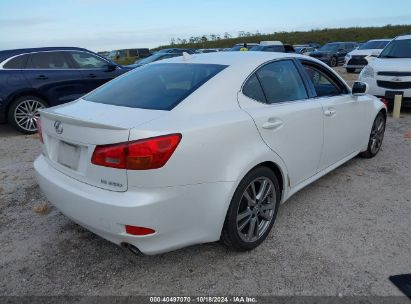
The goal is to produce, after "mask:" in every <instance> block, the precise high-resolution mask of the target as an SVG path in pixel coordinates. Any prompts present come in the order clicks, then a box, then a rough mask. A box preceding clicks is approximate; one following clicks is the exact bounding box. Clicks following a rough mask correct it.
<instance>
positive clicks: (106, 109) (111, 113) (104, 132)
mask: <svg viewBox="0 0 411 304" xmlns="http://www.w3.org/2000/svg"><path fill="white" fill-rule="evenodd" d="M163 112H164V111H154V110H145V109H139V108H126V107H120V106H113V105H107V104H100V103H94V102H89V101H85V100H78V101H75V102H72V103H69V104H65V105H61V106H58V107H53V108H49V109H44V110H41V112H40V115H41V130H42V131H41V132H42V136H43V141H44V145H43V148H42V149H43V151H42V153H43V155H44V156H45V157H46V159H47V160H48V162H49V163H50V164H51V165H52V166H53V167H54V168H55V169H56V170H58V171H60V172H62V173H64V174H66V175H68V176H70V177H72V178H75V179H77V180H79V181H81V182H84V183H87V184H90V185H93V186H96V187H100V188H103V189H108V190H112V191H126V190H127V188H128V186H127V170H125V169H116V168H109V167H103V166H96V165H93V164H92V163H91V157H92V155H93V152H94V149H95V147H96V146H97V145H108V144H114V143H120V142H127V141H128V139H129V134H130V129H131V128H133V127H135V126H137V125H140V124H143V123H145V122H148V121H150V120H152V119H155V118H157V117H159V116H160V115H161V114H162V113H163Z"/></svg>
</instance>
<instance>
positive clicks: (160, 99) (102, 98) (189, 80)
mask: <svg viewBox="0 0 411 304" xmlns="http://www.w3.org/2000/svg"><path fill="white" fill-rule="evenodd" d="M225 67H226V66H224V65H214V64H187V63H181V64H180V63H174V64H173V63H171V64H170V63H159V64H152V65H151V64H150V65H146V66H143V67H141V68H137V69H135V70H134V71H132V72H130V73H128V74H127V75H125V76H123V77H119V78H116V79H114V80H113V81H110V82H109V83H107V84H105V85H103V86H101V87H100V88H98V89H97V90H95V91H93V92H92V93H90V94H88V95H86V96H85V97H84V99H86V100H89V101H93V102H98V103H104V104H111V105H116V106H123V107H130V108H141V109H152V110H171V109H173V108H174V107H175V106H176V105H177V104H179V103H180V102H181V101H182V100H184V99H185V98H186V97H188V96H189V95H190V94H191V93H192V92H194V91H195V90H197V89H198V88H199V87H200V86H201V85H203V84H204V83H205V82H207V81H208V80H209V79H211V78H212V77H214V76H215V75H216V74H217V73H219V72H220V71H222V70H223V69H224V68H225Z"/></svg>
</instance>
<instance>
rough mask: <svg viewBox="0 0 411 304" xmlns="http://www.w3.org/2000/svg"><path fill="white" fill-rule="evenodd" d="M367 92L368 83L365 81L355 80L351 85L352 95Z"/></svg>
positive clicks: (360, 94)
mask: <svg viewBox="0 0 411 304" xmlns="http://www.w3.org/2000/svg"><path fill="white" fill-rule="evenodd" d="M367 92H368V84H367V83H365V82H360V81H356V82H354V85H353V86H352V91H351V93H352V95H354V96H362V95H365V94H367Z"/></svg>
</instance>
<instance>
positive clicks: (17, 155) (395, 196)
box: [0, 69, 411, 296]
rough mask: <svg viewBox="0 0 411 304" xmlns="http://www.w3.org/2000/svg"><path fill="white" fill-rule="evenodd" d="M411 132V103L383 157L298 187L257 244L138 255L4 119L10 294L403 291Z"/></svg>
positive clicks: (2, 198) (34, 142)
mask: <svg viewBox="0 0 411 304" xmlns="http://www.w3.org/2000/svg"><path fill="white" fill-rule="evenodd" d="M339 71H341V69H339ZM344 76H345V77H347V79H348V80H349V81H353V80H354V79H355V78H356V77H357V75H355V74H354V75H348V76H347V75H344ZM409 131H411V112H410V111H408V113H405V114H403V117H402V118H401V119H400V120H399V121H394V120H393V119H391V118H390V119H389V120H388V124H387V132H386V137H385V141H384V144H383V147H382V150H381V152H380V153H379V154H378V155H377V157H375V158H374V159H370V160H364V159H360V158H355V159H353V160H351V161H349V162H348V163H346V164H345V165H343V166H341V167H340V168H338V169H337V170H335V171H333V172H331V173H330V174H328V175H327V176H325V177H323V178H321V179H320V180H318V181H317V182H315V183H314V184H312V185H310V186H308V187H307V188H305V189H303V190H302V191H300V192H299V193H297V194H296V195H295V196H294V197H292V198H291V199H290V200H289V201H288V202H287V203H286V204H284V205H282V206H281V207H280V209H279V214H278V218H277V221H276V224H275V225H274V228H273V230H272V232H271V234H270V235H269V237H268V239H267V240H266V241H265V243H263V244H262V245H261V246H260V247H258V248H257V249H256V250H254V251H251V252H247V253H238V252H231V251H228V250H227V249H226V248H225V247H223V246H222V245H221V244H219V243H213V244H205V245H199V246H193V247H189V248H186V249H182V250H178V251H175V252H171V253H167V254H163V255H158V256H149V257H134V256H133V257H130V256H129V255H128V254H127V253H126V252H125V251H123V250H122V249H121V248H119V247H117V246H116V245H113V244H111V243H109V242H108V241H105V240H104V239H101V238H100V237H97V236H95V235H94V234H92V233H90V232H88V231H87V230H85V229H83V228H82V227H80V226H78V225H77V224H75V223H73V222H72V221H70V220H69V219H67V218H66V217H65V216H63V215H62V214H61V213H60V212H59V211H58V210H56V209H55V208H53V207H52V206H51V205H50V204H49V203H47V201H46V200H45V198H44V196H43V195H42V194H41V193H40V191H39V187H38V186H37V185H36V181H35V179H34V172H33V165H32V162H33V160H34V159H35V157H36V156H37V155H38V154H39V142H38V139H37V138H36V136H24V135H20V134H18V133H16V132H14V131H13V130H11V128H10V127H8V126H6V125H0V138H1V144H0V180H1V183H0V244H1V247H0V252H1V254H0V295H158V294H165V295H176V293H177V294H178V295H201V294H202V295H210V294H215V295H221V294H249V295H330V296H334V295H339V294H341V295H366V296H369V295H401V293H400V292H399V291H398V290H397V289H396V288H395V287H394V286H393V285H391V283H390V282H389V281H388V277H389V276H390V275H394V274H402V273H410V272H411V254H410V253H411V202H410V199H411V165H410V159H411V158H410V156H411V139H409V138H406V137H405V133H406V132H409Z"/></svg>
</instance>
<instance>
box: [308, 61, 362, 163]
mask: <svg viewBox="0 0 411 304" xmlns="http://www.w3.org/2000/svg"><path fill="white" fill-rule="evenodd" d="M302 64H303V67H304V71H305V73H306V75H307V77H308V79H309V80H310V84H311V85H312V86H313V89H314V91H315V93H316V98H315V100H316V101H317V102H319V103H321V105H322V107H323V111H322V116H323V121H324V148H323V154H322V158H321V162H320V166H319V169H320V170H323V169H325V168H327V167H329V166H331V165H332V164H334V163H336V162H338V161H340V160H342V159H343V158H344V157H347V156H349V155H350V154H352V153H353V152H355V151H358V149H360V148H361V146H362V145H363V143H364V134H363V130H366V129H367V127H366V125H365V124H366V120H365V119H364V117H365V115H366V113H365V111H366V107H367V102H365V101H361V98H357V97H354V96H352V95H351V93H350V91H349V89H348V88H347V87H346V85H345V84H344V83H342V82H341V81H340V80H339V79H338V78H337V77H336V76H335V75H334V74H333V73H332V72H331V71H329V70H328V68H326V67H323V66H321V65H320V64H317V63H314V62H312V61H302Z"/></svg>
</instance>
